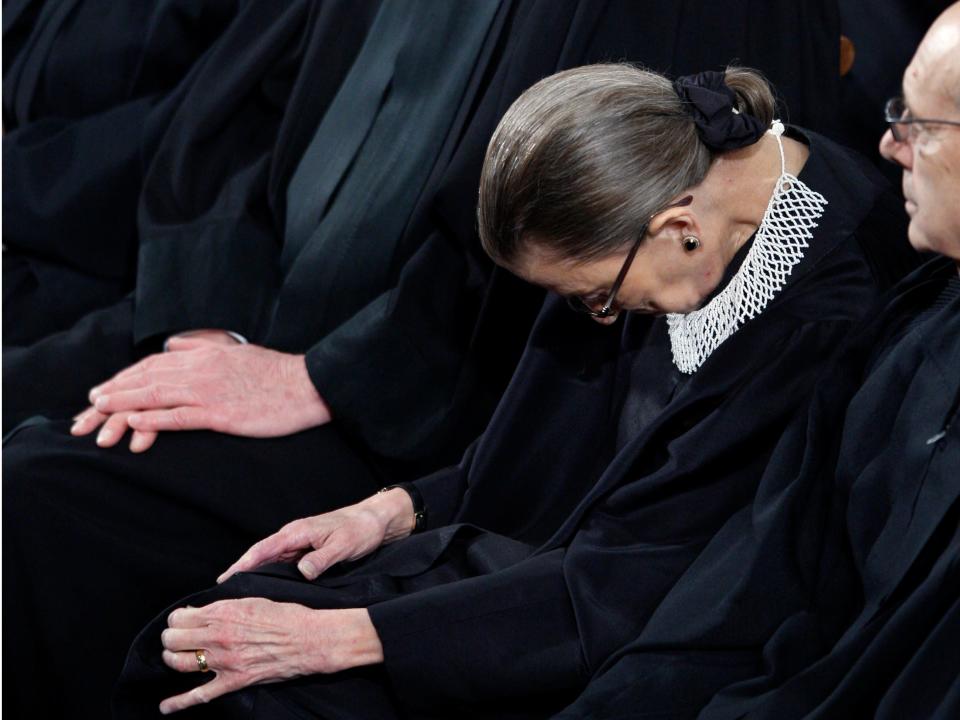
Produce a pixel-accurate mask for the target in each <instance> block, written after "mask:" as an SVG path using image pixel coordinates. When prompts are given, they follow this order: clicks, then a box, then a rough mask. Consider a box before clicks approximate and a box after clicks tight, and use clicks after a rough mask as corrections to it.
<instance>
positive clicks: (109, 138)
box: [3, 0, 276, 347]
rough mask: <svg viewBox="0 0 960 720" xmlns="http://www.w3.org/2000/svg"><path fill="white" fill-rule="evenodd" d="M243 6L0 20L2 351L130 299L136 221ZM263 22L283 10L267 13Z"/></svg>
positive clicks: (55, 8)
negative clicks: (158, 151)
mask: <svg viewBox="0 0 960 720" xmlns="http://www.w3.org/2000/svg"><path fill="white" fill-rule="evenodd" d="M238 5H239V3H238V2H237V0H203V1H202V2H185V1H184V0H164V1H163V2H159V3H113V2H102V1H100V0H93V1H92V2H83V3H80V2H73V1H72V0H71V1H65V2H49V1H43V2H41V1H39V0H26V1H25V2H11V3H6V4H5V8H4V83H3V103H4V104H3V110H4V136H3V173H4V176H5V178H6V179H7V182H6V183H4V186H3V214H4V245H5V247H6V253H5V258H4V298H3V299H4V344H5V345H6V346H7V347H10V346H11V345H26V344H30V343H31V342H34V341H36V340H38V339H39V338H42V337H44V336H46V335H49V334H51V333H53V332H56V331H59V330H63V329H66V328H69V327H70V326H71V325H72V324H73V323H74V322H76V320H78V319H79V318H80V317H83V315H86V314H87V313H88V312H90V311H92V310H95V309H96V308H98V307H103V306H106V305H109V304H111V303H113V302H116V301H117V300H119V299H120V298H122V297H123V296H124V295H125V294H126V293H127V292H129V291H130V289H131V288H132V287H133V280H134V275H135V267H136V251H137V230H136V208H137V201H138V198H139V195H140V189H141V185H142V181H143V177H144V173H145V171H146V166H147V164H148V163H149V160H150V157H151V155H152V153H153V150H154V149H155V147H156V145H157V143H158V142H159V139H160V137H161V135H162V132H163V128H164V127H165V124H166V122H167V120H168V118H169V116H170V114H171V112H172V110H173V108H175V107H176V104H177V92H178V90H180V89H182V88H181V86H182V85H183V84H184V83H186V82H188V78H189V74H190V71H191V69H192V68H193V67H194V66H195V65H196V64H197V63H199V62H201V59H202V57H203V55H204V53H205V51H206V50H207V48H209V47H210V46H211V45H212V44H213V43H214V42H215V40H216V39H217V38H218V37H219V36H220V34H221V33H222V32H223V30H224V28H225V27H226V26H227V25H228V24H229V22H230V21H231V19H232V18H233V16H234V15H235V13H236V12H237V8H238ZM262 10H263V15H264V21H265V22H267V21H268V20H269V17H268V16H269V14H270V13H271V12H272V13H274V14H276V8H275V6H272V4H271V7H267V6H266V4H265V5H264V7H263V8H262Z"/></svg>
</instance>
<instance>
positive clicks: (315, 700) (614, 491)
mask: <svg viewBox="0 0 960 720" xmlns="http://www.w3.org/2000/svg"><path fill="white" fill-rule="evenodd" d="M809 137H810V142H811V154H810V158H809V160H808V161H807V164H806V166H805V168H804V170H803V172H802V174H801V179H803V180H804V181H805V182H806V183H807V184H808V185H810V186H811V187H812V188H814V189H816V190H817V191H819V192H822V193H823V194H824V195H825V196H826V197H827V198H828V200H829V202H830V204H829V205H828V207H827V210H826V213H825V214H824V216H823V217H822V218H821V219H820V224H819V227H818V228H817V229H816V230H815V231H814V238H813V240H811V245H810V247H809V248H808V250H807V251H806V256H805V257H804V259H803V261H802V262H801V263H800V264H799V265H798V266H797V267H796V268H794V270H793V273H792V274H791V276H790V278H789V280H788V282H787V284H786V286H785V287H784V289H783V290H782V291H781V293H780V294H779V295H778V296H777V298H776V299H775V300H773V301H772V302H771V303H770V305H769V306H768V307H767V308H766V309H765V310H764V311H763V313H762V314H760V315H759V317H756V318H754V319H753V320H751V321H749V322H748V323H747V324H746V325H745V326H744V327H742V328H741V329H740V330H738V331H737V333H735V334H734V335H733V336H732V337H731V338H729V339H728V340H726V341H725V342H724V343H723V344H722V345H721V346H720V347H719V348H718V349H717V350H716V351H715V352H714V353H713V355H712V356H711V357H710V358H709V359H708V360H707V362H706V363H705V364H704V365H703V366H702V367H701V368H700V369H699V370H698V371H697V373H696V374H694V375H693V376H691V377H682V376H680V374H679V372H678V371H677V370H676V369H675V368H673V366H672V364H671V356H670V349H669V342H668V339H667V335H666V321H665V320H664V319H663V318H659V319H653V318H644V317H640V316H629V317H628V319H627V320H626V322H625V323H621V324H618V325H616V326H615V327H614V328H606V327H601V326H599V325H597V324H595V323H593V322H592V321H590V320H589V319H586V318H583V317H581V316H577V315H575V314H573V313H571V312H570V311H569V309H568V308H567V307H566V305H565V303H563V301H562V300H560V299H559V298H554V299H552V300H551V301H549V302H548V303H547V305H546V306H545V307H544V310H543V311H542V313H541V315H540V317H539V319H538V322H537V325H536V326H535V328H534V331H533V334H532V336H531V339H530V342H529V344H528V347H527V350H526V352H525V355H524V358H523V359H522V360H521V363H520V365H519V367H518V370H517V373H516V375H515V376H514V379H513V381H512V383H511V386H510V387H509V388H508V390H507V392H506V394H505V395H504V398H503V401H502V402H501V404H500V406H499V408H498V409H497V412H496V413H495V415H494V417H493V419H492V420H491V423H490V426H489V427H488V429H487V430H486V432H485V433H484V435H483V436H482V437H481V438H480V440H479V441H478V442H477V443H476V444H475V445H474V446H473V447H472V448H471V451H470V452H469V453H468V454H467V456H466V458H465V460H464V461H463V463H462V464H461V465H460V466H459V467H458V468H454V469H451V470H448V471H441V472H439V473H437V474H434V475H433V476H430V477H427V478H425V479H422V480H419V481H416V483H417V485H418V487H419V489H420V490H421V493H422V494H423V496H424V498H425V500H426V504H427V508H428V513H429V524H430V526H431V527H433V528H435V529H434V530H432V531H430V532H427V533H424V534H422V535H416V536H413V537H411V538H408V539H406V540H404V541H402V542H399V543H396V544H394V545H391V546H387V547H385V548H383V549H382V550H381V551H379V552H378V553H376V554H375V555H374V556H372V557H371V558H370V559H368V560H366V561H361V562H359V563H357V564H354V565H353V566H349V567H344V568H342V569H340V570H338V571H334V572H332V573H329V574H328V575H327V576H324V577H323V578H322V579H321V580H319V581H317V582H315V583H307V582H303V581H298V579H297V573H296V571H295V570H294V569H291V568H290V567H287V566H275V567H271V568H266V569H264V570H263V571H259V572H255V573H248V574H243V575H240V576H238V577H236V578H235V579H233V580H231V581H228V582H227V583H225V584H224V585H222V586H220V587H218V588H215V589H214V590H211V591H208V592H205V593H199V594H197V595H193V596H191V597H190V598H188V599H187V600H185V601H184V602H186V603H189V604H191V605H194V606H197V605H203V604H206V603H207V602H210V601H212V600H214V599H220V598H224V597H235V596H265V597H270V598H273V599H277V600H288V601H295V602H300V603H303V604H306V605H308V606H313V607H355V606H369V608H370V614H371V618H372V620H373V623H374V625H375V626H376V628H377V631H378V634H379V636H380V639H381V641H382V643H383V648H384V656H385V665H384V666H383V668H375V669H372V670H371V669H367V670H364V671H362V672H355V673H346V674H344V675H343V676H342V677H340V678H338V677H331V678H307V679H304V680H301V681H297V682H296V683H293V684H291V685H288V686H283V685H281V686H270V687H266V688H252V689H249V690H246V691H243V692H241V693H238V694H236V695H235V696H233V697H231V698H230V699H227V700H226V701H224V702H223V703H222V704H220V705H219V709H217V706H218V704H217V703H214V706H212V707H213V708H214V709H213V710H211V712H213V713H217V712H223V713H225V715H226V716H232V717H268V716H270V717H286V716H287V715H283V714H274V713H279V711H278V710H277V708H278V707H280V706H284V707H287V706H289V707H295V708H298V710H290V711H289V712H290V713H291V714H290V716H291V717H293V716H296V713H297V712H303V713H306V714H312V715H317V716H321V717H337V718H340V717H371V716H374V717H399V716H403V717H407V716H412V717H428V716H441V717H449V716H451V715H456V716H458V717H472V716H478V717H513V716H514V715H516V716H517V717H542V716H545V715H547V714H549V713H550V712H552V711H556V710H558V709H559V708H560V707H562V705H563V703H564V702H565V701H568V700H569V699H570V698H571V695H572V694H573V693H575V692H576V691H577V690H578V689H579V688H580V687H582V685H583V684H584V683H585V682H586V679H587V678H588V677H589V675H590V674H591V672H593V671H594V670H595V669H596V668H598V667H599V666H600V665H601V664H602V663H603V662H604V660H605V658H606V657H608V656H609V655H610V654H612V653H613V652H614V651H615V650H616V649H617V648H618V647H619V646H621V645H623V644H624V643H625V642H626V641H627V640H629V639H630V638H632V637H634V636H635V635H636V634H637V633H638V632H639V630H640V629H641V628H642V627H643V625H644V623H645V621H646V620H647V618H648V617H649V616H650V614H651V612H652V611H653V610H654V609H655V608H656V606H657V603H658V601H659V600H660V598H662V597H663V596H664V595H665V594H666V593H667V592H668V591H669V589H670V587H671V586H672V585H673V583H674V582H676V580H677V579H678V578H679V577H680V576H681V575H682V574H683V572H684V570H685V569H686V568H687V567H688V566H689V565H690V563H691V562H693V561H694V560H695V558H696V557H697V555H698V553H699V552H700V551H701V550H702V549H703V547H704V546H705V545H706V544H707V543H708V542H709V541H710V539H711V537H712V536H713V535H714V533H716V532H717V531H718V530H719V529H720V528H721V527H722V526H723V525H724V523H725V522H726V521H727V519H728V518H729V517H730V515H731V514H733V513H734V512H736V511H737V510H738V509H739V508H740V507H742V506H743V505H744V504H745V503H746V502H748V501H749V500H750V498H751V497H752V496H753V493H754V490H755V488H756V483H757V482H758V480H759V478H760V476H761V473H762V471H763V468H764V466H765V464H766V462H767V460H768V458H769V456H770V453H771V451H772V450H773V447H774V446H775V444H776V441H777V439H778V437H779V436H780V434H781V432H782V431H783V429H784V428H785V427H786V426H787V424H788V423H789V422H790V421H791V419H792V418H793V416H794V415H795V414H796V413H798V412H800V411H801V410H802V409H803V408H804V407H805V405H806V403H807V400H808V398H809V396H810V393H811V391H812V389H813V388H814V387H815V385H816V383H817V379H818V374H819V371H820V369H821V368H822V367H823V365H824V364H825V363H827V361H828V359H829V358H830V356H831V355H832V353H833V351H834V350H835V348H836V346H837V345H838V344H839V342H840V340H841V338H842V337H843V336H844V335H845V334H846V333H847V332H848V330H849V328H850V327H851V325H852V324H853V322H854V321H855V319H856V318H857V317H858V316H859V315H860V314H861V313H862V312H863V311H864V310H865V309H866V308H867V307H868V306H869V304H870V302H871V301H872V300H873V299H874V298H875V297H876V296H877V294H878V290H879V288H880V287H881V286H883V285H884V284H885V280H886V281H889V279H890V278H891V277H893V276H895V275H897V274H898V272H899V271H901V270H902V269H903V265H902V264H900V258H901V257H903V248H904V247H906V246H905V243H904V241H903V240H902V239H901V236H899V233H900V232H901V231H902V222H897V215H896V214H895V213H891V210H896V209H897V208H896V205H892V204H891V195H890V194H889V193H888V192H885V191H884V189H883V187H884V186H883V183H882V182H879V181H878V178H877V174H876V172H875V171H874V170H872V168H870V167H868V166H867V164H866V161H863V160H860V159H857V158H855V157H854V156H852V155H850V154H848V153H847V152H846V151H844V150H842V149H840V148H838V147H837V146H835V145H833V144H832V143H830V142H829V141H827V140H826V139H824V138H822V137H820V136H816V135H812V134H811V135H810V136H809ZM881 278H882V279H881ZM637 377H640V378H643V379H644V381H643V382H640V383H635V382H632V381H630V380H629V378H637ZM665 387H666V390H665V389H664V388H665ZM633 396H636V397H633ZM625 397H630V398H632V399H633V400H634V401H633V402H630V403H629V407H631V408H641V410H638V411H637V412H638V414H640V415H642V417H641V418H640V420H639V422H636V419H634V418H632V419H630V421H629V422H628V423H627V424H628V425H629V424H630V423H631V422H634V423H635V424H634V426H633V430H632V433H633V434H632V436H631V437H629V439H628V440H627V441H626V443H625V444H624V445H623V446H622V448H621V449H619V450H617V447H616V445H617V442H616V440H617V430H618V428H619V427H620V426H621V423H622V418H621V414H622V406H623V405H624V400H625ZM637 399H639V402H636V401H635V400H637ZM448 523H452V524H448ZM481 528H483V529H481ZM491 531H494V532H491ZM497 533H499V534H497ZM537 545H539V546H540V547H539V549H535V548H536V546H537ZM164 625H165V615H164V616H161V617H160V618H159V619H158V620H157V621H155V622H154V624H152V625H151V626H149V627H148V628H147V630H145V631H144V633H143V634H142V635H141V636H140V637H139V638H138V641H137V642H136V643H135V645H134V648H133V649H132V651H131V654H130V656H129V658H128V664H127V667H126V669H125V675H124V678H123V679H122V680H121V692H120V695H119V697H118V703H117V706H116V709H117V712H118V716H119V717H151V716H152V715H153V713H155V707H156V703H157V702H158V701H159V700H160V699H162V697H163V696H166V695H169V694H172V693H173V692H174V691H175V690H176V689H178V688H183V687H185V686H189V685H192V684H194V683H195V681H196V677H195V676H194V677H184V676H179V675H177V674H176V673H174V672H172V671H168V670H167V669H166V668H165V666H163V664H162V662H160V658H159V653H157V651H156V646H157V643H158V637H157V634H158V633H159V632H160V630H161V629H162V628H163V626H164ZM365 698H370V703H371V705H370V706H364V704H363V703H364V702H365V701H366V700H365ZM390 707H393V708H394V709H393V710H392V711H388V710H386V709H385V708H390ZM267 708H269V710H267ZM400 708H402V711H401V710H400Z"/></svg>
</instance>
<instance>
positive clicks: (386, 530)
mask: <svg viewBox="0 0 960 720" xmlns="http://www.w3.org/2000/svg"><path fill="white" fill-rule="evenodd" d="M414 522H415V519H414V515H413V502H412V501H411V500H410V496H409V495H408V494H407V493H406V491H404V490H402V489H401V488H394V489H393V490H389V491H387V492H385V493H378V494H376V495H373V496H371V497H368V498H367V499H366V500H362V501H361V502H359V503H357V504H355V505H348V506H347V507H345V508H341V509H339V510H334V511H333V512H328V513H324V514H323V515H315V516H313V517H308V518H303V519H301V520H294V521H293V522H291V523H288V524H287V525H284V526H283V528H281V529H280V530H279V531H278V532H276V533H274V534H273V535H271V536H270V537H267V538H264V539H263V540H261V541H260V542H258V543H257V544H256V545H254V546H253V547H251V548H250V549H249V550H247V551H246V552H245V553H244V554H243V555H242V556H241V557H240V559H239V560H237V561H236V562H235V563H234V564H233V565H231V566H230V567H229V568H227V570H226V571H225V572H224V573H223V574H222V575H221V576H220V577H219V578H217V582H218V583H219V582H223V581H224V580H226V579H227V578H228V577H230V576H231V575H233V574H234V573H238V572H245V571H247V570H252V569H254V568H256V567H259V566H260V565H264V564H266V563H271V562H289V561H291V560H294V559H296V558H297V557H300V556H301V555H302V556H303V557H302V558H300V562H299V563H297V567H298V568H299V570H300V572H301V573H303V576H304V577H305V578H307V580H314V579H315V578H316V577H317V576H318V575H320V573H322V572H323V571H324V570H326V569H327V568H329V567H330V566H331V565H333V564H334V563H337V562H341V561H343V560H356V559H358V558H361V557H363V556H364V555H368V554H369V553H371V552H373V551H374V550H376V549H377V548H378V547H380V546H381V545H383V544H385V543H389V542H393V541H394V540H399V539H401V538H405V537H406V536H407V535H409V534H410V533H411V532H412V531H413V526H414Z"/></svg>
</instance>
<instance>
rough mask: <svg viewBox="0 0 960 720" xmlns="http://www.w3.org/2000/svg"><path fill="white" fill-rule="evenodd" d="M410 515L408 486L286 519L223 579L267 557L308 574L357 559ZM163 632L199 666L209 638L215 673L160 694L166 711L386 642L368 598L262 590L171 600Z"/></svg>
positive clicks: (407, 527)
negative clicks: (193, 604)
mask: <svg viewBox="0 0 960 720" xmlns="http://www.w3.org/2000/svg"><path fill="white" fill-rule="evenodd" d="M413 525H414V517H413V503H412V502H411V500H410V496H409V495H408V494H407V493H406V492H405V491H404V490H402V489H399V488H395V489H392V490H388V491H387V492H384V493H378V494H377V495H374V496H372V497H369V498H367V499H366V500H363V501H362V502H359V503H357V504H355V505H350V506H348V507H345V508H341V509H340V510H335V511H333V512H329V513H325V514H323V515H317V516H315V517H309V518H303V519H301V520H296V521H294V522H292V523H289V524H287V525H285V526H284V527H283V528H282V529H280V530H279V531H278V532H276V533H274V534H273V535H271V536H270V537H268V538H265V539H263V540H261V541H260V542H258V543H257V544H255V545H254V546H252V547H251V548H250V549H249V550H247V551H246V552H245V553H244V554H243V555H242V556H241V557H240V559H238V560H237V561H236V562H235V563H234V564H233V565H231V566H230V567H229V568H227V570H226V571H224V573H223V574H222V575H221V576H220V577H219V578H218V580H217V581H218V582H222V581H224V580H226V579H227V578H228V577H230V576H231V575H233V574H234V573H238V572H244V571H247V570H252V569H254V568H256V567H258V566H260V565H263V564H265V563H269V562H277V561H292V560H296V559H297V558H299V562H298V564H297V567H298V568H299V569H300V571H301V572H302V573H303V575H304V577H306V578H307V579H311V580H312V579H313V578H316V577H317V576H318V575H319V574H320V573H322V572H323V571H324V570H326V569H327V568H328V567H330V566H331V565H333V564H334V563H337V562H341V561H343V560H356V559H358V558H360V557H363V556H364V555H367V554H368V553H370V552H372V551H373V550H375V549H376V548H378V547H379V546H381V545H384V544H387V543H390V542H394V541H396V540H400V539H402V538H405V537H407V536H408V535H409V534H410V533H411V532H412V531H413ZM162 642H163V647H164V650H163V661H164V663H166V664H167V665H168V666H169V667H171V668H173V669H174V670H177V671H179V672H199V670H200V666H199V663H198V662H197V655H196V650H197V648H203V651H204V655H205V659H206V661H207V665H208V667H209V669H210V670H211V671H213V673H214V674H215V677H214V679H213V680H212V681H210V682H208V683H205V684H203V685H200V686H198V687H196V688H194V689H192V690H190V691H189V692H186V693H183V694H181V695H176V696H174V697H170V698H167V699H165V700H164V701H163V702H162V703H161V704H160V712H162V713H164V714H167V713H171V712H175V711H177V710H183V709H185V708H188V707H190V706H192V705H197V704H199V703H206V702H210V701H211V700H213V699H214V698H217V697H219V696H221V695H224V694H226V693H228V692H233V691H234V690H239V689H241V688H244V687H247V686H249V685H257V684H263V683H271V682H280V681H282V680H289V679H291V678H295V677H300V676H303V675H313V674H317V673H333V672H338V671H340V670H347V669H349V668H352V667H359V666H361V665H373V664H376V663H380V662H383V646H382V645H381V643H380V638H379V636H378V635H377V631H376V628H375V627H374V625H373V623H372V622H371V620H370V614H369V613H368V612H367V610H366V609H365V608H349V609H344V610H313V609H310V608H306V607H304V606H302V605H296V604H293V603H276V602H272V601H270V600H265V599H262V598H247V599H242V600H221V601H219V602H215V603H211V604H210V605H207V606H205V607H202V608H179V609H177V610H174V611H173V612H172V613H170V615H169V617H168V618H167V629H166V630H164V632H163V635H162Z"/></svg>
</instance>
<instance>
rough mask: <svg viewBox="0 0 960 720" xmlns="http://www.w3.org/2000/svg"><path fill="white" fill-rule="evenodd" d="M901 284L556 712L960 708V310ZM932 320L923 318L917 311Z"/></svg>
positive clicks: (928, 286) (829, 714)
mask: <svg viewBox="0 0 960 720" xmlns="http://www.w3.org/2000/svg"><path fill="white" fill-rule="evenodd" d="M956 273H957V267H956V264H955V262H954V261H952V260H948V259H938V260H934V261H931V262H930V263H928V264H927V265H925V266H924V267H923V268H921V269H920V270H918V271H917V272H916V273H915V274H914V275H912V276H911V277H910V278H907V279H906V280H904V282H903V283H902V284H901V285H900V286H899V287H898V288H897V290H896V292H895V293H894V294H893V296H892V297H891V298H888V302H887V303H886V304H885V307H883V308H882V309H880V308H878V310H879V312H878V314H877V317H876V318H873V319H871V321H870V322H868V323H866V324H865V325H864V326H863V327H862V328H860V329H859V330H858V332H856V333H855V334H854V335H853V338H852V339H849V340H848V341H847V342H846V343H845V344H844V346H843V348H842V349H841V351H840V353H841V355H840V359H839V360H838V362H837V363H836V364H835V365H834V366H833V367H831V368H830V369H829V370H828V371H827V373H826V375H825V378H824V381H823V382H822V383H821V384H820V387H819V388H818V389H817V396H816V398H815V399H814V401H813V402H812V404H811V408H810V411H809V413H807V414H804V415H802V416H799V417H797V418H796V420H795V422H794V423H793V425H792V426H791V427H790V428H789V430H788V431H787V432H786V433H785V434H784V436H783V438H782V439H781V441H780V442H779V444H778V446H777V449H776V451H775V452H774V455H773V458H772V460H771V462H770V463H769V465H768V467H767V470H766V472H765V474H764V477H763V479H762V481H761V483H760V485H759V489H758V492H757V496H756V498H755V499H754V500H753V501H752V502H751V503H748V504H745V505H744V506H743V508H742V509H740V510H739V511H738V512H737V513H735V514H733V515H732V516H731V518H730V520H729V521H728V522H727V523H726V526H725V527H724V528H723V529H722V530H721V531H720V532H718V533H717V535H716V537H715V538H714V539H713V540H712V541H711V543H710V544H709V545H708V546H707V547H706V548H705V549H704V551H703V552H702V553H701V554H700V555H699V557H698V558H697V559H696V561H695V562H694V563H693V564H692V565H691V566H690V568H689V569H688V570H687V572H686V573H685V574H684V576H683V577H682V578H681V579H680V580H679V581H678V582H677V583H676V584H675V585H674V586H673V588H672V589H671V591H670V592H669V593H668V594H667V595H666V597H665V598H664V599H663V601H662V602H661V603H660V604H659V606H658V607H657V608H656V610H655V612H654V613H653V616H652V617H651V619H650V621H649V622H648V623H647V624H646V626H645V627H644V629H643V632H642V633H641V634H640V635H639V637H638V638H637V639H636V640H634V641H633V642H631V643H630V644H629V645H627V646H626V647H625V648H624V649H622V650H621V651H620V652H618V653H617V654H616V655H615V656H614V657H613V658H612V659H611V660H610V661H609V662H607V663H606V664H605V665H604V666H603V667H602V668H601V669H600V671H599V673H598V674H597V675H596V676H595V677H594V678H593V680H592V681H591V683H590V685H589V687H588V688H587V690H586V691H585V692H584V694H583V695H582V696H581V697H580V698H579V699H578V700H577V702H576V703H575V704H573V705H572V706H571V707H569V708H568V709H567V710H565V711H564V712H563V713H561V714H559V715H558V716H557V717H558V718H571V719H572V718H591V719H596V720H599V719H600V718H604V719H607V720H612V719H614V718H618V719H619V718H692V717H698V718H711V719H712V718H741V717H750V718H778V719H779V718H833V717H878V718H901V717H917V718H920V717H923V718H948V717H956V715H957V713H958V711H960V681H958V678H960V654H958V650H957V648H958V646H960V616H958V609H960V606H958V600H957V599H958V597H960V595H958V592H960V571H958V555H957V553H958V550H960V536H958V521H960V515H958V513H960V505H958V502H957V498H958V496H960V474H958V468H960V435H958V425H957V423H956V418H957V411H958V404H960V300H958V299H957V298H956V297H954V299H953V300H952V301H950V302H949V303H944V304H941V305H940V306H939V307H936V308H935V309H934V310H933V311H929V310H927V308H928V307H929V306H930V304H931V302H932V301H933V300H934V299H935V298H936V297H937V295H938V292H940V290H941V288H942V287H943V286H944V283H945V281H947V280H949V279H950V278H953V282H956ZM921 313H924V315H923V317H922V318H921V319H920V320H919V321H918V320H917V319H916V318H917V316H918V315H920V314H921Z"/></svg>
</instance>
